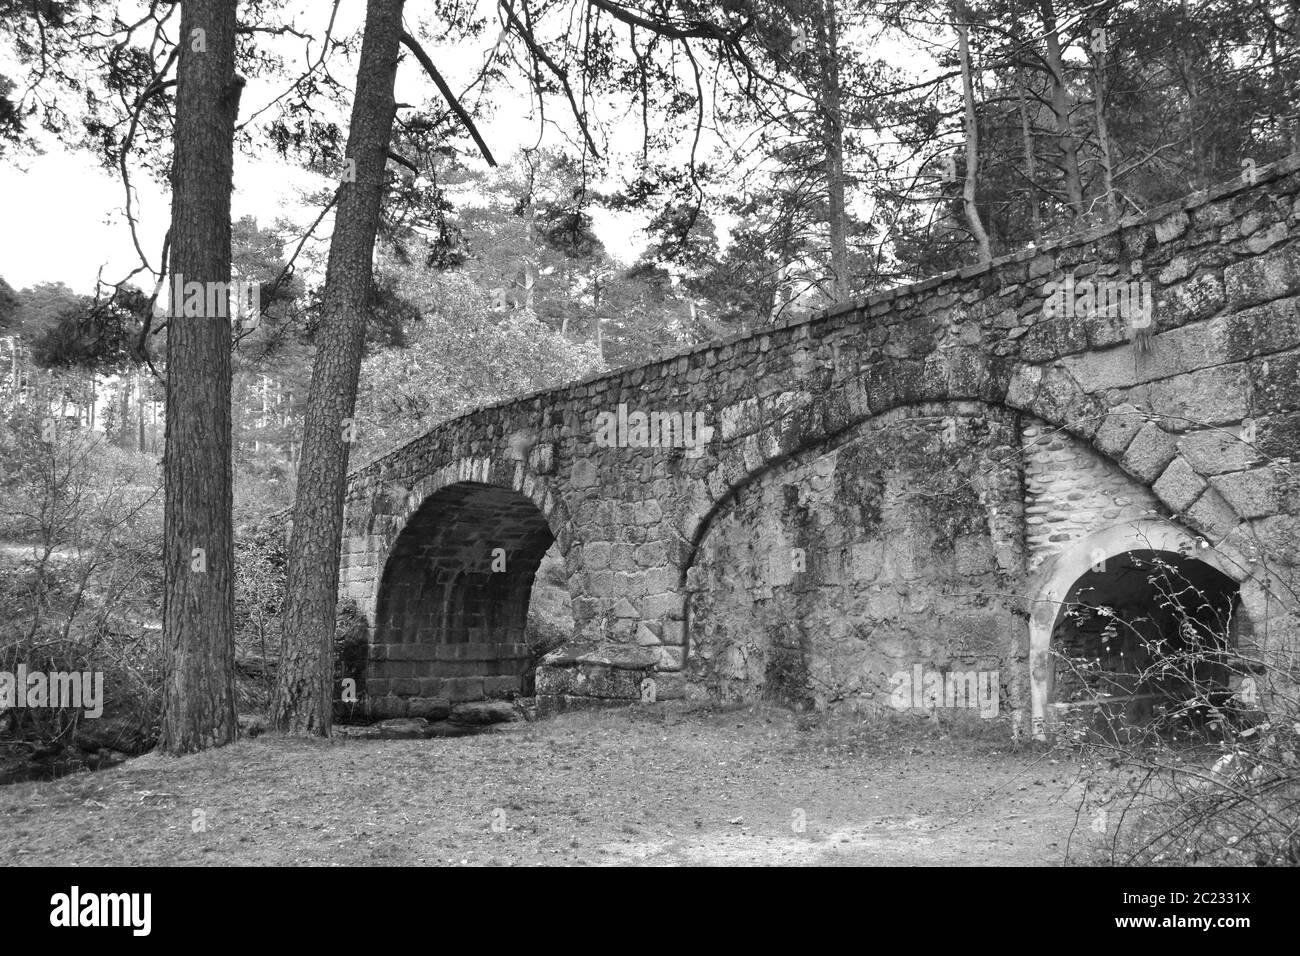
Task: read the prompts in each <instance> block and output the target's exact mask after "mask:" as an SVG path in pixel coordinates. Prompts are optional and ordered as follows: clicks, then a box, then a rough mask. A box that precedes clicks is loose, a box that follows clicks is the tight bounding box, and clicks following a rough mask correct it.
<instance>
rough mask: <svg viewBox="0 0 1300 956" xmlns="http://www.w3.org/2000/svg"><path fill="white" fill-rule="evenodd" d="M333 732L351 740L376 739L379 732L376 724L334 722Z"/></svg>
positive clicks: (337, 735)
mask: <svg viewBox="0 0 1300 956" xmlns="http://www.w3.org/2000/svg"><path fill="white" fill-rule="evenodd" d="M333 734H334V736H335V737H344V738H347V739H351V740H378V739H379V737H380V735H381V732H380V728H379V725H378V724H335V725H334V730H333Z"/></svg>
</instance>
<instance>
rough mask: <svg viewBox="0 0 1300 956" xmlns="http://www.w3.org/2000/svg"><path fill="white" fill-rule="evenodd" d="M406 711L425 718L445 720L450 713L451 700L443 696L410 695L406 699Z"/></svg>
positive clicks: (413, 715)
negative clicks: (410, 696) (408, 698)
mask: <svg viewBox="0 0 1300 956" xmlns="http://www.w3.org/2000/svg"><path fill="white" fill-rule="evenodd" d="M406 712H407V713H408V714H409V715H410V716H411V717H420V718H423V719H425V720H446V719H447V715H448V714H450V713H451V701H449V700H447V698H445V697H412V698H411V699H410V700H408V701H407V711H406Z"/></svg>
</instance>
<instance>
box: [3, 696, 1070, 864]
mask: <svg viewBox="0 0 1300 956" xmlns="http://www.w3.org/2000/svg"><path fill="white" fill-rule="evenodd" d="M1072 775H1073V771H1072V770H1071V768H1069V767H1068V766H1064V765H1061V764H1057V763H1054V762H1052V761H1051V760H1050V758H1049V757H1048V756H1047V755H1044V754H1039V753H1035V752H1032V751H1029V750H1021V751H1013V750H1012V749H1011V748H1010V747H1009V745H1008V743H1007V742H1006V741H1005V740H1001V741H999V739H998V738H997V737H996V736H992V735H988V736H987V739H982V738H981V737H979V736H976V737H970V736H966V737H961V738H959V737H956V736H954V735H952V734H950V733H947V732H945V731H944V730H943V728H939V729H937V730H936V729H935V728H933V727H925V728H920V729H917V728H914V727H909V726H907V725H906V723H904V722H899V721H888V720H881V719H878V718H877V719H873V720H867V721H849V720H838V721H836V720H827V719H822V718H811V717H803V716H799V715H792V714H790V713H788V712H785V711H780V710H766V709H759V710H745V711H738V710H718V709H714V708H701V709H692V708H689V707H682V706H671V705H658V706H656V707H655V708H651V709H643V708H641V707H639V706H633V707H629V708H627V709H625V710H618V711H607V712H600V713H579V714H572V715H566V716H563V717H560V718H556V719H554V720H549V721H542V722H539V723H536V724H516V725H510V726H509V727H507V728H506V729H503V730H501V731H499V732H496V733H490V734H483V735H480V736H474V737H463V738H458V739H432V740H413V741H355V740H351V741H343V740H333V741H316V740H312V741H302V740H289V739H282V738H276V737H261V738H258V739H256V740H252V741H241V742H240V743H238V744H237V745H234V746H231V747H227V748H224V749H221V750H217V751H212V752H208V753H204V754H199V755H196V756H193V757H188V758H183V759H174V758H167V757H163V756H160V755H153V754H151V755H148V756H145V757H141V758H138V759H135V760H132V761H130V762H128V763H126V764H124V765H123V766H121V767H118V768H115V769H113V770H110V771H105V772H103V773H100V774H77V775H75V776H70V777H65V778H63V779H61V780H57V781H53V782H48V783H27V784H19V785H15V786H12V787H7V788H3V789H0V865H13V864H25V863H59V864H76V865H98V864H112V865H133V864H187V865H193V864H199V865H202V864H236V865H262V866H266V865H293V864H313V865H327V866H328V865H366V864H399V865H437V864H443V865H445V864H461V863H467V864H483V863H499V864H505V863H515V864H538V863H561V864H565V863H568V864H575V863H583V864H601V863H647V864H667V865H673V864H677V865H680V864H682V863H746V864H750V863H753V864H767V863H790V864H809V863H830V864H839V863H845V864H925V865H943V864H977V865H978V864H990V865H991V864H1003V865H1008V864H1009V865H1045V864H1046V865H1051V864H1059V863H1060V862H1061V859H1062V855H1063V850H1064V846H1065V835H1066V833H1068V831H1069V829H1070V826H1071V824H1072V822H1073V815H1074V811H1073V809H1072V806H1073V802H1074V801H1073V799H1072V798H1071V795H1070V789H1071V788H1070V781H1071V779H1072ZM199 814H202V816H200V815H199ZM200 819H204V820H205V822H206V830H200V831H199V832H195V829H196V821H198V820H200ZM800 819H803V820H805V821H806V826H805V828H804V829H803V831H802V832H797V831H796V828H795V825H796V824H797V822H798V821H799V820H800ZM494 823H495V824H496V827H497V829H495V830H494Z"/></svg>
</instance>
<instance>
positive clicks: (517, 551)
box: [366, 482, 555, 702]
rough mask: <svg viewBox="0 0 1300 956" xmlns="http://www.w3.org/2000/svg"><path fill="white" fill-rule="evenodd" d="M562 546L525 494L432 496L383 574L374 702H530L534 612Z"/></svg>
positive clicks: (471, 490)
mask: <svg viewBox="0 0 1300 956" xmlns="http://www.w3.org/2000/svg"><path fill="white" fill-rule="evenodd" d="M554 541H555V538H554V535H553V534H552V533H551V529H550V527H549V525H548V524H547V521H546V517H545V516H544V515H543V514H542V512H541V511H540V510H538V508H537V506H536V505H535V504H533V502H532V501H531V500H529V499H528V498H527V497H525V496H524V495H522V494H520V493H519V492H516V491H512V490H510V489H508V488H501V487H497V486H494V485H484V484H478V483H474V482H461V483H458V484H454V485H450V486H448V487H446V488H443V489H441V490H440V491H438V492H436V493H434V494H432V495H430V496H429V497H428V498H427V499H426V500H425V502H424V503H423V504H422V505H421V506H420V508H419V510H417V511H416V512H415V514H413V515H412V516H411V518H410V520H409V521H408V522H407V523H406V527H405V528H404V529H403V530H402V533H401V535H400V536H399V537H398V539H397V541H396V543H395V544H394V545H393V549H392V551H391V552H390V554H389V557H388V561H387V563H386V564H385V566H384V574H383V578H382V580H381V584H380V588H379V594H378V602H377V610H376V616H375V632H374V638H373V641H372V643H371V648H370V660H369V665H368V668H367V674H366V693H367V695H368V696H369V697H370V698H371V699H374V698H378V697H383V696H386V695H394V696H397V697H408V698H444V699H447V700H450V701H452V702H457V701H469V700H479V699H483V698H503V697H513V696H517V695H520V694H529V693H531V690H532V688H531V682H532V672H533V668H534V666H535V661H534V655H533V653H532V650H531V648H530V646H529V630H528V610H529V603H530V597H531V594H532V590H533V585H534V581H535V579H536V577H537V571H538V567H539V566H540V565H541V563H542V560H543V557H545V556H546V554H547V551H548V549H550V548H551V547H552V545H553V544H554Z"/></svg>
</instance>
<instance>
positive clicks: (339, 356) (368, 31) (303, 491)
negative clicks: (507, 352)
mask: <svg viewBox="0 0 1300 956" xmlns="http://www.w3.org/2000/svg"><path fill="white" fill-rule="evenodd" d="M401 36H402V0H368V2H367V4H366V26H365V35H364V37H363V39H362V42H361V60H360V63H359V64H358V70H357V87H356V96H355V98H354V100H353V103H352V121H351V128H350V129H349V131H348V146H347V157H348V158H349V159H351V160H353V161H355V164H356V165H355V170H356V177H355V182H352V181H346V180H345V181H344V182H343V183H342V184H341V186H340V188H339V201H338V208H337V211H336V212H335V220H334V237H333V240H332V241H331V242H330V253H329V261H328V264H327V266H326V272H325V292H324V305H323V315H322V318H321V325H320V331H319V333H318V334H317V337H316V342H317V345H316V356H315V359H314V361H313V363H312V375H311V387H310V389H309V391H308V396H307V408H306V413H305V416H304V422H303V440H302V450H301V460H300V462H299V465H298V481H297V488H296V492H295V495H294V503H293V519H292V520H293V525H292V530H291V532H290V539H289V549H288V561H287V575H286V594H285V611H284V633H283V647H282V653H281V657H280V666H279V670H278V675H277V680H276V688H275V703H274V715H273V716H274V721H275V724H276V726H277V727H278V728H279V729H281V730H283V731H286V732H289V733H293V734H299V735H320V736H329V733H330V727H331V723H332V720H333V713H332V710H333V704H332V701H333V693H332V689H333V680H334V667H333V657H334V614H335V608H336V605H337V603H338V575H339V546H340V543H341V540H342V535H343V495H344V489H345V484H346V479H347V466H348V451H349V445H348V444H347V442H346V441H345V440H344V439H345V426H344V419H347V418H351V416H352V413H353V409H354V408H355V405H356V395H357V376H358V373H359V372H360V369H361V353H362V349H363V346H364V344H365V336H366V324H367V320H368V316H369V305H370V298H371V287H372V283H373V256H374V249H375V234H376V231H377V229H378V226H379V214H380V205H381V202H382V199H383V192H384V188H385V183H384V177H385V167H386V164H387V157H388V147H389V143H390V140H391V138H392V130H393V116H394V114H395V113H396V104H395V102H394V99H393V82H394V79H395V78H396V75H397V57H398V51H399V46H400V42H401Z"/></svg>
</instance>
